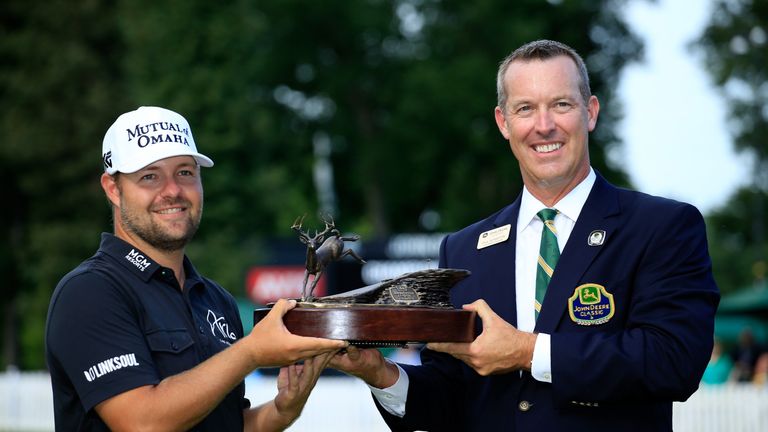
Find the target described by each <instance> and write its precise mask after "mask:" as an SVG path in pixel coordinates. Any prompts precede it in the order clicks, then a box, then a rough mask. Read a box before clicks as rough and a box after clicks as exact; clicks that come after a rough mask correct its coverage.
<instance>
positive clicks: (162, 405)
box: [46, 107, 346, 431]
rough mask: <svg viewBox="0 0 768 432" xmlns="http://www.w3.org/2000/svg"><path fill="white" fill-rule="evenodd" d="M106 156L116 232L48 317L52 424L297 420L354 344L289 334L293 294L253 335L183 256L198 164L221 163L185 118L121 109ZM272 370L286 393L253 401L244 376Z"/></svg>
mask: <svg viewBox="0 0 768 432" xmlns="http://www.w3.org/2000/svg"><path fill="white" fill-rule="evenodd" d="M102 158H103V162H104V168H105V172H104V173H103V174H102V176H101V186H102V188H103V189H104V193H105V194H106V196H107V199H108V201H109V202H110V204H111V206H112V210H113V218H114V235H112V234H108V233H104V234H102V237H101V245H100V247H99V250H98V251H97V252H96V254H95V255H94V256H93V257H91V258H89V259H87V260H86V261H84V262H83V263H82V264H80V265H79V266H78V267H77V268H76V269H74V270H73V271H72V272H70V273H69V274H67V275H66V276H65V277H64V278H63V279H62V280H61V281H60V282H59V284H58V286H57V287H56V290H55V291H54V293H53V296H52V298H51V303H50V307H49V311H48V320H47V325H46V356H47V362H48V367H49V369H50V372H51V381H52V387H53V397H54V415H55V421H56V429H57V430H66V431H75V430H77V431H86V430H87V431H95V430H110V429H111V430H144V429H152V430H189V429H191V430H200V431H203V430H211V431H213V430H215V431H235V430H237V431H242V430H260V431H261V430H282V429H284V428H286V427H288V426H289V425H290V424H291V423H292V422H293V421H294V420H295V419H296V418H297V417H298V416H299V414H300V413H301V410H302V409H303V407H304V404H305V403H306V401H307V398H308V397H309V393H310V392H311V390H312V388H313V387H314V385H315V383H316V382H317V379H318V377H319V374H320V372H321V371H322V369H323V368H324V367H325V365H326V364H327V362H328V361H329V359H330V358H331V356H332V355H333V354H335V353H336V352H337V351H338V350H339V349H342V348H344V347H345V346H346V342H343V341H333V340H327V339H317V338H306V337H300V336H296V335H293V334H291V333H290V332H288V330H287V329H286V328H285V327H284V325H283V322H282V317H283V315H284V314H285V313H286V312H287V311H288V310H290V309H291V308H293V307H294V306H295V302H293V301H287V300H280V301H278V302H277V304H276V305H275V306H274V308H273V309H272V311H271V312H270V314H269V315H267V317H266V318H265V319H264V320H262V321H260V322H259V324H258V325H256V326H255V327H254V329H253V331H252V332H251V333H250V334H249V335H247V336H245V335H244V334H243V326H242V323H241V321H240V316H239V312H238V308H237V304H236V303H235V300H234V298H233V297H232V296H231V295H230V294H229V293H228V292H227V291H225V290H224V289H223V288H222V287H221V286H219V285H218V284H216V283H215V282H213V281H211V280H210V279H207V278H205V277H203V276H201V275H200V274H199V273H198V272H197V270H196V269H195V267H194V266H193V265H192V263H191V262H190V260H189V258H188V257H186V256H185V254H184V249H185V246H186V245H187V243H188V242H189V241H190V240H191V239H192V236H193V235H194V234H195V232H196V231H197V228H198V226H199V224H200V218H201V216H202V210H203V187H202V183H201V179H200V174H201V170H200V167H201V166H204V167H211V166H213V161H211V159H209V158H208V157H206V156H204V155H202V154H200V153H198V152H197V148H196V146H195V141H194V139H193V137H192V131H191V129H190V127H189V124H188V123H187V121H186V120H185V119H184V118H183V117H182V116H181V115H179V114H177V113H175V112H173V111H169V110H167V109H164V108H158V107H141V108H139V109H137V110H135V111H131V112H128V113H125V114H123V115H121V116H120V117H118V119H117V120H116V121H115V123H114V124H113V125H112V127H110V128H109V130H108V131H107V133H106V135H105V137H104V143H103V151H102ZM299 360H304V362H303V365H297V364H295V363H296V362H297V361H299ZM286 365H287V366H286ZM271 366H285V367H283V368H281V370H280V374H279V376H278V393H277V396H276V397H275V398H274V399H273V400H272V401H269V402H267V403H264V404H262V405H260V406H257V407H255V408H250V402H249V401H248V400H247V399H246V398H245V397H244V395H245V384H244V378H245V376H246V375H248V374H249V373H250V372H252V371H253V370H254V369H256V368H259V367H271Z"/></svg>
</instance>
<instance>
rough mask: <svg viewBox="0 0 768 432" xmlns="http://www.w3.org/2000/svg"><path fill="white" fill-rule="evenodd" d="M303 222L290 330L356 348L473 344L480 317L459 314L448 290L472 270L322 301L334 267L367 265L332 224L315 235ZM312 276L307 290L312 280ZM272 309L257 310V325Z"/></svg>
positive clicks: (419, 274) (407, 277) (388, 283)
mask: <svg viewBox="0 0 768 432" xmlns="http://www.w3.org/2000/svg"><path fill="white" fill-rule="evenodd" d="M302 222H303V218H300V219H297V220H296V222H295V223H294V224H293V226H292V228H293V229H294V230H296V231H297V232H298V233H299V238H300V240H301V241H302V243H304V244H306V245H307V259H306V273H305V277H304V286H303V289H302V298H301V299H300V300H299V301H298V304H297V305H296V307H295V308H294V309H292V310H290V311H288V313H286V314H285V316H284V317H283V322H284V323H285V326H286V328H287V329H288V331H290V332H291V333H293V334H297V335H301V336H313V337H323V338H328V339H340V340H347V341H349V342H350V343H351V344H353V345H358V346H369V347H384V346H405V345H406V344H408V343H424V342H472V341H473V340H474V338H475V336H476V334H475V321H476V320H475V317H476V313H475V312H471V311H465V310H459V309H455V308H454V307H453V305H452V304H451V302H450V298H449V294H448V293H449V291H450V289H451V288H452V287H453V286H454V285H455V284H456V283H458V282H459V281H461V280H462V279H464V278H465V277H467V276H469V274H470V272H469V271H468V270H461V269H427V270H421V271H416V272H412V273H405V274H402V275H400V276H397V277H395V278H392V279H386V280H383V281H381V282H379V283H376V284H373V285H369V286H366V287H363V288H359V289H356V290H352V291H348V292H344V293H340V294H336V295H330V296H323V297H313V296H312V291H313V290H314V287H315V285H316V284H317V281H318V279H319V278H320V277H321V276H322V273H323V271H324V270H325V267H326V266H327V265H328V264H330V263H331V262H333V261H335V260H338V259H340V258H341V257H343V256H346V255H349V256H351V257H353V258H354V259H356V260H358V261H359V262H361V263H365V261H363V259H362V258H360V257H359V256H357V254H355V253H354V252H353V251H352V250H349V249H348V250H344V243H343V242H344V241H355V240H358V239H359V237H358V236H349V237H343V236H342V235H341V234H340V232H339V231H338V229H336V227H335V224H334V222H333V221H332V220H329V219H324V222H325V225H326V228H325V230H323V231H322V232H320V233H315V235H314V236H309V235H308V234H307V233H306V232H304V231H303V230H302V229H301V223H302ZM310 275H312V276H313V280H312V283H311V285H309V289H307V284H308V280H309V276H310ZM269 310H270V309H269V308H262V309H257V310H255V311H254V314H253V318H254V324H255V323H257V322H259V321H260V320H261V319H262V318H264V316H266V314H267V313H269Z"/></svg>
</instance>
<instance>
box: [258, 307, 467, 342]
mask: <svg viewBox="0 0 768 432" xmlns="http://www.w3.org/2000/svg"><path fill="white" fill-rule="evenodd" d="M269 311H270V309H269V308H263V309H256V310H255V311H254V312H253V322H254V324H256V323H258V322H259V321H260V320H261V319H262V318H264V317H265V316H266V315H267V313H269ZM475 316H476V313H475V312H472V311H465V310H458V309H430V308H415V307H391V306H358V305H355V306H352V307H349V306H347V307H301V305H299V306H297V307H296V308H294V309H291V310H290V311H288V313H286V314H285V316H284V317H283V322H284V323H285V326H286V328H288V331H290V332H291V333H293V334H296V335H300V336H313V337H321V338H327V339H339V340H346V341H349V342H350V343H351V344H352V345H357V346H367V347H384V346H405V345H406V344H407V343H423V342H472V341H473V340H474V339H475Z"/></svg>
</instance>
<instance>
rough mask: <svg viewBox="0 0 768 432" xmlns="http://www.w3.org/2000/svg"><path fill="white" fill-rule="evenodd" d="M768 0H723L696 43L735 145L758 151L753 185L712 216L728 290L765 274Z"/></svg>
mask: <svg viewBox="0 0 768 432" xmlns="http://www.w3.org/2000/svg"><path fill="white" fill-rule="evenodd" d="M766 29H768V1H766V0H738V1H724V0H719V1H717V3H716V4H715V9H714V12H713V14H712V18H711V19H710V21H709V23H708V24H707V26H706V28H705V30H704V32H703V33H702V35H701V36H700V37H699V39H698V40H697V41H696V43H695V44H694V48H696V49H697V50H698V51H699V52H701V53H703V55H704V63H705V65H706V67H707V70H708V71H709V72H710V74H711V76H712V78H713V80H714V82H715V84H716V85H717V86H719V87H720V89H721V91H722V93H723V97H724V99H725V100H726V101H727V102H728V106H729V119H730V122H729V127H730V130H731V133H732V135H733V137H734V143H735V146H736V149H737V150H739V151H741V152H746V153H748V154H750V155H751V156H752V157H753V161H754V165H753V167H751V170H752V185H751V186H750V187H748V188H745V189H742V190H740V191H738V192H736V193H735V194H734V196H733V197H731V199H730V200H729V202H728V203H727V204H726V205H725V206H724V207H723V208H722V209H719V210H717V211H715V212H713V213H712V214H711V215H710V216H709V218H708V219H709V226H710V231H711V232H710V238H711V240H712V241H711V243H712V245H713V261H714V270H715V276H716V278H717V280H718V282H719V283H720V284H721V289H722V290H723V291H726V292H727V291H731V290H734V289H738V288H742V287H744V286H748V285H750V284H751V283H753V282H754V281H755V280H756V279H757V280H762V279H764V277H765V266H766V263H767V262H768V261H767V260H766V256H767V255H768V244H766V217H767V214H766V202H767V201H766V199H767V198H768V141H766V139H765V137H766V136H768V110H767V109H766V106H768V103H766V102H767V101H768V85H766V82H768V71H766V69H765V65H766V64H768V44H767V43H768V33H766Z"/></svg>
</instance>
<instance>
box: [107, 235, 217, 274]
mask: <svg viewBox="0 0 768 432" xmlns="http://www.w3.org/2000/svg"><path fill="white" fill-rule="evenodd" d="M99 249H100V250H101V251H102V252H104V253H105V254H107V255H109V256H110V257H112V258H113V259H114V260H115V261H117V262H119V263H120V264H121V265H122V266H123V267H125V268H126V269H128V271H130V272H131V273H133V274H135V275H136V276H137V277H138V278H139V279H141V280H142V281H144V282H146V281H148V280H149V279H150V278H151V277H152V276H153V275H154V274H155V273H157V271H158V270H160V269H161V268H163V267H162V266H161V265H160V264H158V263H157V261H155V260H153V259H152V258H150V257H149V255H147V254H145V253H144V252H142V251H141V250H139V249H138V248H136V247H135V246H133V245H131V244H130V243H128V242H126V241H125V240H123V239H121V238H119V237H117V236H115V235H114V234H110V233H102V234H101V246H100V247H99ZM184 272H185V274H186V280H187V281H188V282H191V283H198V282H201V281H202V277H201V276H200V274H199V273H198V272H197V269H195V266H193V265H192V262H191V261H190V260H189V257H187V256H186V255H184Z"/></svg>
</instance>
